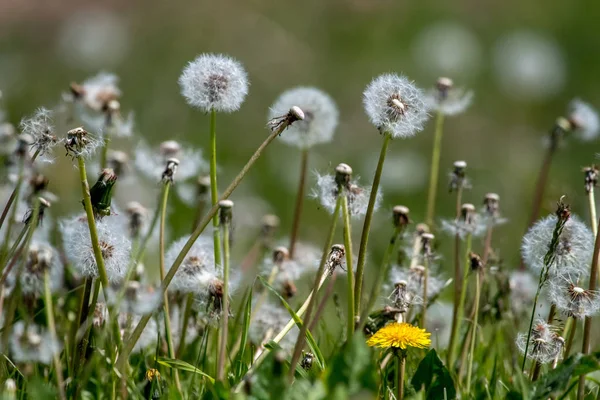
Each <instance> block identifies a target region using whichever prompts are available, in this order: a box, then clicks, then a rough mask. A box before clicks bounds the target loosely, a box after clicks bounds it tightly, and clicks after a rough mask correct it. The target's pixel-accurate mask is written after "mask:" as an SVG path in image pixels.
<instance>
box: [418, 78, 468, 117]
mask: <svg viewBox="0 0 600 400" xmlns="http://www.w3.org/2000/svg"><path fill="white" fill-rule="evenodd" d="M472 101H473V92H472V91H470V90H464V89H462V88H457V87H455V86H454V82H452V79H450V78H439V79H438V80H437V82H436V87H435V88H433V89H430V90H429V91H427V93H426V94H425V105H426V107H427V109H428V110H429V111H436V112H439V113H442V114H444V115H457V114H461V113H462V112H464V111H465V110H466V109H467V108H468V107H469V106H470V105H471V102H472Z"/></svg>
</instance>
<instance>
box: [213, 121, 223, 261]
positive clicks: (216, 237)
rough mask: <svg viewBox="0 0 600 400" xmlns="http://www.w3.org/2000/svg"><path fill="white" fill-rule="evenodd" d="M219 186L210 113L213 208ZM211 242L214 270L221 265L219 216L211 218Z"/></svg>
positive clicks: (215, 134)
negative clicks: (213, 254) (213, 252)
mask: <svg viewBox="0 0 600 400" xmlns="http://www.w3.org/2000/svg"><path fill="white" fill-rule="evenodd" d="M218 188H219V186H218V185H217V112H216V111H215V110H214V109H213V110H211V112H210V201H211V204H212V206H213V207H215V206H216V205H217V203H218V202H219V189H218ZM213 241H214V251H215V268H216V267H217V266H218V265H221V235H220V234H219V216H218V215H217V213H215V215H214V217H213Z"/></svg>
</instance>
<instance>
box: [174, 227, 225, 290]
mask: <svg viewBox="0 0 600 400" xmlns="http://www.w3.org/2000/svg"><path fill="white" fill-rule="evenodd" d="M188 239H189V236H184V237H182V238H180V239H178V240H176V241H175V242H174V243H173V244H171V246H170V247H169V249H168V250H167V253H166V254H165V265H173V263H174V261H175V259H176V258H177V256H178V255H179V253H180V252H181V250H182V249H183V246H184V245H185V244H186V242H187V241H188ZM218 268H219V269H215V259H214V248H213V243H212V238H209V237H206V236H201V237H199V238H198V240H196V241H195V242H194V245H193V246H192V248H191V249H190V251H189V252H188V253H187V256H186V257H185V259H184V260H183V262H182V264H181V267H180V268H179V269H178V270H177V272H176V273H175V276H174V277H173V280H172V281H171V284H170V285H169V291H173V292H179V293H198V292H202V291H207V290H208V287H209V286H210V284H211V282H212V281H214V280H215V279H218V276H219V275H220V266H218Z"/></svg>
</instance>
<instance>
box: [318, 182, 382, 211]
mask: <svg viewBox="0 0 600 400" xmlns="http://www.w3.org/2000/svg"><path fill="white" fill-rule="evenodd" d="M316 176H317V185H316V187H315V188H314V189H313V192H312V197H314V198H317V199H319V201H320V202H321V205H322V206H323V207H324V208H325V210H327V212H329V213H330V214H333V212H334V210H335V205H336V203H337V198H338V196H339V194H340V189H339V185H338V183H336V177H335V176H334V175H321V174H317V175H316ZM357 182H358V179H354V180H351V181H349V182H348V184H347V185H346V187H344V188H343V190H344V193H346V196H347V198H348V211H349V212H350V215H351V217H355V218H357V217H360V216H362V215H364V214H365V213H366V212H367V207H368V204H369V197H370V196H371V187H370V186H367V187H361V186H359V185H358V184H357ZM382 198H383V194H382V192H381V188H378V190H377V197H376V198H375V210H377V209H378V208H379V206H380V205H381V200H382Z"/></svg>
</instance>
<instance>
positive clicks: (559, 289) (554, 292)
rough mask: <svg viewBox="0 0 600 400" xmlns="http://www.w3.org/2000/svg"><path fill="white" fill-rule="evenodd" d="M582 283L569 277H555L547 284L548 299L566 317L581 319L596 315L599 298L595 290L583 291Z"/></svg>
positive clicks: (599, 304)
mask: <svg viewBox="0 0 600 400" xmlns="http://www.w3.org/2000/svg"><path fill="white" fill-rule="evenodd" d="M584 282H585V280H584V279H578V278H575V277H573V276H570V275H558V276H555V277H553V278H552V279H550V281H549V282H548V298H549V299H550V300H551V301H552V303H553V304H555V305H556V308H557V309H558V310H559V311H561V312H562V313H563V314H565V315H567V316H571V317H575V318H578V319H582V318H585V317H591V316H593V315H596V314H598V311H599V310H600V296H599V295H598V292H597V291H595V290H588V289H584V288H583V286H584V284H583V283H584ZM586 286H587V285H586Z"/></svg>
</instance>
